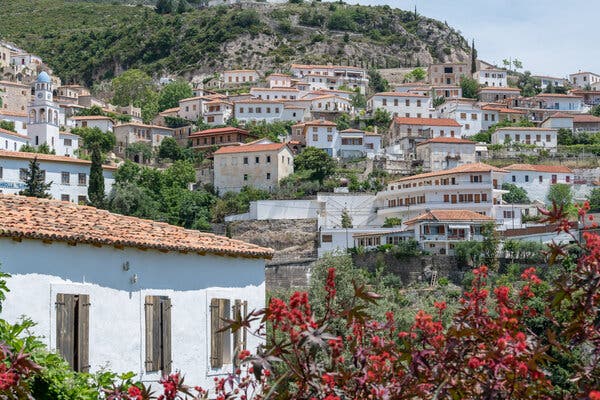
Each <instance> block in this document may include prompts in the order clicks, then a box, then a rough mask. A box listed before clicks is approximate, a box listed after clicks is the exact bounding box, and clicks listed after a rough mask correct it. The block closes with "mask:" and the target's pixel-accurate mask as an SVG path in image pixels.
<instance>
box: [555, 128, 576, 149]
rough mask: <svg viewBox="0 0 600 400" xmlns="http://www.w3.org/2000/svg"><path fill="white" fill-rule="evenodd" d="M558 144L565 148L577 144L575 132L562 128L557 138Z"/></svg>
mask: <svg viewBox="0 0 600 400" xmlns="http://www.w3.org/2000/svg"><path fill="white" fill-rule="evenodd" d="M557 140H558V144H559V145H563V146H569V145H572V144H574V143H575V136H574V135H573V131H572V130H570V129H565V128H560V129H559V130H558V136H557Z"/></svg>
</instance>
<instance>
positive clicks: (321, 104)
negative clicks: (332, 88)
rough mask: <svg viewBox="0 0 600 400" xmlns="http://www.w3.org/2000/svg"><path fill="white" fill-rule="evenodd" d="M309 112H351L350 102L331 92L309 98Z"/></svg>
mask: <svg viewBox="0 0 600 400" xmlns="http://www.w3.org/2000/svg"><path fill="white" fill-rule="evenodd" d="M310 111H311V113H352V112H353V107H352V102H351V101H350V100H348V99H346V98H344V97H340V96H336V95H333V94H329V95H324V96H318V97H313V98H311V99H310Z"/></svg>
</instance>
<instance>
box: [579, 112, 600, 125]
mask: <svg viewBox="0 0 600 400" xmlns="http://www.w3.org/2000/svg"><path fill="white" fill-rule="evenodd" d="M573 123H596V124H598V123H600V117H596V116H594V115H590V114H575V115H573Z"/></svg>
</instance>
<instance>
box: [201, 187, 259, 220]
mask: <svg viewBox="0 0 600 400" xmlns="http://www.w3.org/2000/svg"><path fill="white" fill-rule="evenodd" d="M268 198H269V193H268V192H266V191H264V190H260V189H256V188H253V187H250V186H245V187H243V188H242V190H241V191H240V192H239V193H235V192H227V193H225V194H224V195H223V196H222V197H221V198H220V199H218V200H217V201H216V203H215V206H214V208H213V210H212V221H213V222H223V220H224V219H225V216H227V215H232V214H242V213H245V212H248V210H249V209H250V202H252V201H257V200H266V199H268Z"/></svg>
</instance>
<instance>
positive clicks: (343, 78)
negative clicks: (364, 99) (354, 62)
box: [290, 64, 369, 94]
mask: <svg viewBox="0 0 600 400" xmlns="http://www.w3.org/2000/svg"><path fill="white" fill-rule="evenodd" d="M290 72H291V73H292V75H293V76H294V77H296V78H299V79H301V80H302V81H303V82H305V83H308V84H310V85H311V90H315V89H334V90H335V89H339V88H340V87H342V86H345V87H349V88H350V89H358V90H360V92H361V93H363V94H364V93H366V91H367V88H368V86H369V75H368V74H367V70H365V69H364V68H359V67H353V66H343V65H306V64H292V65H291V67H290Z"/></svg>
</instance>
